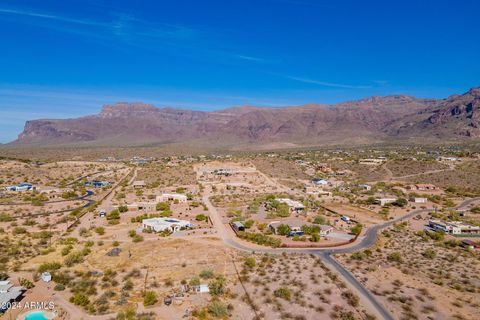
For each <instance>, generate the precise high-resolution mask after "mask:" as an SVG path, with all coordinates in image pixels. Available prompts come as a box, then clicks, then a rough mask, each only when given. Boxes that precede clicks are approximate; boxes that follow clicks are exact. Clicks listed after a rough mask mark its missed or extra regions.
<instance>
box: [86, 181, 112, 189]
mask: <svg viewBox="0 0 480 320" xmlns="http://www.w3.org/2000/svg"><path fill="white" fill-rule="evenodd" d="M111 184H112V183H111V182H108V181H98V180H93V181H88V182H86V183H85V186H87V187H94V188H103V187H108V186H110V185H111Z"/></svg>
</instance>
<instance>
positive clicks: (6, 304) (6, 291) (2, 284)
mask: <svg viewBox="0 0 480 320" xmlns="http://www.w3.org/2000/svg"><path fill="white" fill-rule="evenodd" d="M24 292H25V289H24V288H23V287H14V286H13V285H12V284H11V283H10V281H9V280H5V281H0V312H2V311H6V310H8V309H9V308H10V305H11V303H12V302H15V301H18V300H19V299H20V298H21V297H22V295H23V293H24Z"/></svg>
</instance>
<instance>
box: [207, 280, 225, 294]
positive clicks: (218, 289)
mask: <svg viewBox="0 0 480 320" xmlns="http://www.w3.org/2000/svg"><path fill="white" fill-rule="evenodd" d="M225 285H226V280H225V278H224V277H222V276H218V277H216V278H215V279H213V280H211V281H210V282H209V283H208V289H209V290H210V294H211V295H213V296H220V295H223V294H224V293H225Z"/></svg>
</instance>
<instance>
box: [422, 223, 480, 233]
mask: <svg viewBox="0 0 480 320" xmlns="http://www.w3.org/2000/svg"><path fill="white" fill-rule="evenodd" d="M428 228H429V229H432V230H436V231H442V232H445V233H449V234H463V235H465V234H475V235H476V234H480V227H478V226H472V225H469V224H466V223H463V222H461V221H451V222H443V221H439V220H428Z"/></svg>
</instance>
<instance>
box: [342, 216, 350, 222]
mask: <svg viewBox="0 0 480 320" xmlns="http://www.w3.org/2000/svg"><path fill="white" fill-rule="evenodd" d="M341 219H342V220H343V221H345V222H349V221H350V218H349V217H347V216H342V218H341Z"/></svg>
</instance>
